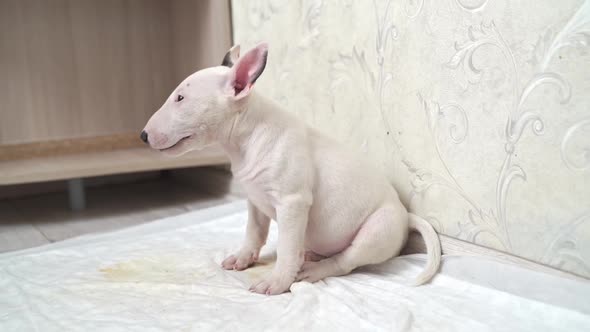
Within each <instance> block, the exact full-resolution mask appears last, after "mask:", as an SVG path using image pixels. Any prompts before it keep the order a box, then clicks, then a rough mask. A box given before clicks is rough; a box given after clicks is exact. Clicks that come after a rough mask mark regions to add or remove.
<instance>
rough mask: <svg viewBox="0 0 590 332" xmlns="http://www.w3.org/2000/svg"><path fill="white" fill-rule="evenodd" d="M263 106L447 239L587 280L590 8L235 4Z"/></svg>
mask: <svg viewBox="0 0 590 332" xmlns="http://www.w3.org/2000/svg"><path fill="white" fill-rule="evenodd" d="M232 8H233V28H234V39H235V41H236V43H240V44H241V45H242V47H243V49H245V48H249V47H251V46H253V45H254V44H255V43H256V42H258V41H262V40H264V41H268V42H269V43H270V53H269V61H268V64H267V70H266V73H265V74H264V75H263V76H262V77H261V79H260V80H259V81H258V82H259V83H258V86H257V89H258V91H259V92H261V93H264V94H267V95H268V96H270V97H272V98H274V99H276V100H278V101H279V102H281V103H282V104H283V105H284V107H285V108H286V109H288V110H289V111H291V112H294V113H296V114H298V115H299V116H300V117H301V118H303V119H305V120H306V121H307V122H308V123H309V124H310V125H312V126H315V127H317V128H319V129H321V130H322V131H324V132H325V133H327V134H329V135H331V136H333V137H335V138H337V139H340V140H341V141H343V142H344V143H346V144H348V145H349V146H351V148H358V149H359V150H360V151H361V152H362V153H364V154H365V156H366V157H367V158H370V159H371V160H373V161H374V162H375V163H376V164H377V165H379V166H380V167H382V168H383V169H384V170H385V172H386V173H387V174H388V176H389V178H390V180H391V182H392V183H393V184H394V185H395V186H396V187H397V189H398V190H399V191H400V193H401V196H402V198H403V200H404V202H405V203H406V204H407V206H409V207H410V209H411V210H413V211H415V212H416V213H418V214H420V215H422V216H423V217H425V218H427V219H428V220H429V221H430V222H432V224H433V225H434V226H435V227H436V229H437V230H438V231H439V232H442V233H444V234H447V235H450V236H453V237H457V238H460V239H463V240H466V241H470V242H474V243H476V244H479V245H483V246H487V247H491V248H495V249H498V250H502V251H506V252H510V253H512V254H515V255H517V256H521V257H524V258H527V259H531V260H534V261H537V262H541V263H544V264H548V265H552V266H554V267H557V268H560V269H563V270H568V271H571V272H574V273H576V274H579V275H584V276H587V277H590V48H589V43H590V0H587V1H584V0H560V1H555V0H523V1H510V0H397V1H393V0H389V1H388V0H379V1H368V0H362V1H361V0H359V1H352V0H349V1H345V0H342V1H321V0H301V1H294V0H234V1H233V2H232Z"/></svg>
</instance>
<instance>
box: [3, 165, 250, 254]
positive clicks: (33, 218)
mask: <svg viewBox="0 0 590 332" xmlns="http://www.w3.org/2000/svg"><path fill="white" fill-rule="evenodd" d="M221 174H222V175H221V177H227V178H229V175H228V174H225V173H221ZM215 176H217V177H218V178H219V176H220V172H218V171H217V172H215ZM215 176H213V177H212V176H210V174H206V173H203V174H202V176H201V178H206V179H201V180H198V178H199V176H198V175H197V176H196V178H197V181H186V180H183V179H178V178H176V177H174V176H164V177H159V178H154V179H149V180H143V181H141V182H136V183H128V184H116V185H106V186H101V187H94V188H88V190H87V193H86V195H87V205H88V206H87V209H86V210H84V211H80V212H73V211H70V209H69V208H68V204H67V195H66V193H65V192H58V193H50V194H42V195H36V196H29V197H24V198H17V199H7V200H0V252H6V251H12V250H19V249H25V248H30V247H34V246H38V245H42V244H46V243H50V242H55V241H60V240H64V239H67V238H71V237H74V236H79V235H82V234H88V233H97V232H105V231H112V230H116V229H120V228H124V227H129V226H133V225H137V224H141V223H145V222H149V221H153V220H156V219H160V218H163V217H166V216H173V215H178V214H181V213H184V212H187V211H191V210H198V209H202V208H206V207H210V206H214V205H219V204H223V203H227V202H229V201H232V200H236V199H239V196H237V195H233V194H230V193H224V192H219V190H218V189H217V188H216V187H217V186H216V184H215V182H211V178H214V177H215ZM193 180H194V179H193ZM225 180H228V179H225Z"/></svg>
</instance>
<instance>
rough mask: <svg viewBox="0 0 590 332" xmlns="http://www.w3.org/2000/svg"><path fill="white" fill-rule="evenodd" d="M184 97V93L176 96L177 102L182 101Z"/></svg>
mask: <svg viewBox="0 0 590 332" xmlns="http://www.w3.org/2000/svg"><path fill="white" fill-rule="evenodd" d="M183 99H184V97H183V96H182V95H178V96H176V102H179V101H181V100H183Z"/></svg>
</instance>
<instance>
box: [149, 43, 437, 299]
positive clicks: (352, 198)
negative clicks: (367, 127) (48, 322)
mask: <svg viewBox="0 0 590 332" xmlns="http://www.w3.org/2000/svg"><path fill="white" fill-rule="evenodd" d="M267 54H268V46H267V44H265V43H262V44H259V45H258V46H256V47H255V48H253V49H251V50H250V51H248V52H247V53H246V54H244V55H243V56H242V57H239V46H234V47H233V48H232V49H231V50H230V51H229V52H228V54H227V55H226V56H225V58H224V60H223V64H222V66H217V67H211V68H207V69H203V70H200V71H198V72H196V73H194V74H192V75H190V76H189V77H188V78H187V79H185V80H184V81H183V82H182V83H181V84H180V85H179V86H178V87H177V88H176V89H175V90H174V92H173V93H172V94H171V95H170V97H169V98H168V99H167V100H166V102H165V103H164V105H163V106H162V107H161V108H160V109H159V110H158V111H157V112H156V113H155V114H154V115H153V116H152V117H151V119H150V120H149V121H148V123H147V125H146V126H145V129H144V130H143V131H142V133H141V138H142V140H143V141H145V142H146V143H149V145H150V146H151V147H152V148H154V149H158V150H160V151H163V152H164V153H166V154H171V155H180V154H183V153H185V152H187V151H190V150H195V149H201V148H203V147H205V146H208V145H210V144H212V143H219V144H220V145H221V146H222V147H223V149H224V150H225V152H226V153H227V155H228V156H229V159H230V161H231V165H232V167H231V169H232V172H233V174H234V176H235V178H236V179H237V180H239V181H240V182H241V183H242V185H243V186H244V189H245V190H246V193H247V195H248V210H249V211H248V212H249V214H248V225H247V228H246V238H245V240H244V242H243V244H242V247H241V249H240V250H239V251H238V252H236V253H235V254H234V255H231V256H229V257H227V258H226V259H225V260H224V261H223V263H222V266H223V268H225V269H235V270H244V269H246V268H248V267H249V266H251V265H252V264H254V263H255V262H256V261H257V259H258V255H259V252H260V249H261V247H262V246H263V245H264V244H265V242H266V238H267V235H268V229H269V223H270V220H271V219H274V220H276V221H277V223H278V232H279V234H278V243H277V261H276V264H275V266H274V269H273V270H272V272H271V273H270V274H269V275H267V276H265V277H264V278H263V279H262V280H260V281H259V282H257V283H254V284H253V285H252V287H251V288H250V290H252V291H254V292H256V293H261V294H280V293H283V292H285V291H287V290H289V287H290V286H291V284H292V283H293V282H295V281H309V282H315V281H318V280H321V279H323V278H326V277H330V276H340V275H345V274H348V273H349V272H351V271H352V270H353V269H355V268H357V267H360V266H363V265H367V264H377V263H381V262H384V261H386V260H388V259H390V258H392V257H394V256H397V255H399V253H400V251H401V249H402V247H403V246H404V245H405V242H406V240H407V237H408V230H409V229H411V230H416V231H418V232H419V233H421V234H422V236H423V237H424V240H425V243H426V247H427V251H428V261H427V264H426V269H425V270H424V271H423V272H422V273H421V274H420V275H419V276H418V277H417V278H416V280H415V281H414V283H413V284H415V285H419V284H422V283H424V282H426V281H428V280H429V279H430V278H432V277H433V275H434V274H435V273H436V272H437V270H438V267H439V264H440V255H441V248H440V243H439V239H438V236H437V234H436V232H435V231H434V229H433V228H432V226H431V225H430V224H429V223H428V222H426V221H424V220H423V219H421V218H419V217H417V216H415V215H412V214H409V213H408V212H407V210H406V208H405V207H404V206H403V205H402V203H401V201H400V199H399V197H398V194H397V192H396V191H395V189H394V188H393V187H392V186H391V184H390V183H389V182H388V180H387V178H386V177H385V176H384V175H383V174H381V173H380V172H379V171H378V170H377V169H375V168H374V167H372V166H371V165H370V164H368V163H365V162H364V159H365V158H364V157H363V156H361V155H357V154H354V153H353V152H351V151H349V150H348V149H347V148H345V147H344V146H342V145H340V144H338V143H337V142H335V141H333V140H331V139H329V138H327V137H326V136H324V135H322V134H321V133H319V132H318V131H316V130H314V129H312V128H310V127H308V126H306V125H305V124H304V123H303V122H302V121H300V120H298V119H297V118H296V117H294V116H292V115H291V114H289V113H287V112H285V111H283V110H282V109H281V107H280V106H279V105H277V104H275V103H274V102H272V101H271V100H269V99H266V98H264V97H262V96H261V95H259V94H257V93H255V92H254V91H253V87H254V83H255V82H256V79H257V78H258V77H259V76H260V75H261V74H262V73H263V71H264V67H265V65H266V58H267Z"/></svg>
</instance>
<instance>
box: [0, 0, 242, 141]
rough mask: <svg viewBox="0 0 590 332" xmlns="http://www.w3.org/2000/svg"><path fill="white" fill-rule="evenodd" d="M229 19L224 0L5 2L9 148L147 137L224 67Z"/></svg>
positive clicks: (2, 48)
mask: <svg viewBox="0 0 590 332" xmlns="http://www.w3.org/2000/svg"><path fill="white" fill-rule="evenodd" d="M229 16H230V13H229V2H228V1H215V0H207V1H204V0H190V1H188V0H173V1H160V0H101V1H97V0H52V1H46V0H0V77H2V79H1V80H0V144H19V143H30V142H39V141H46V140H55V139H69V138H76V137H87V136H101V135H110V134H118V133H125V132H136V131H138V130H139V129H141V128H142V127H143V125H144V124H145V122H146V121H147V119H148V118H149V116H150V115H151V114H152V113H153V112H154V111H155V110H157V109H158V108H159V107H160V105H161V104H162V103H163V101H164V100H165V98H166V97H167V96H168V95H169V93H170V92H171V91H172V89H173V88H174V87H175V86H176V84H178V82H179V81H180V80H182V79H183V78H184V77H186V76H187V75H188V74H189V73H191V72H194V71H196V70H197V69H200V68H202V67H204V66H209V65H212V64H217V63H218V62H219V61H220V59H221V58H222V57H223V54H224V53H225V50H227V49H228V48H229V46H230V40H231V34H230V28H229V27H230V23H229V20H230V17H229ZM213 60H215V61H213Z"/></svg>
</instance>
